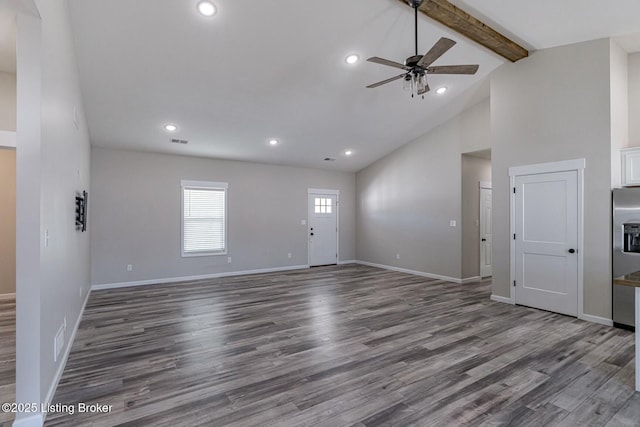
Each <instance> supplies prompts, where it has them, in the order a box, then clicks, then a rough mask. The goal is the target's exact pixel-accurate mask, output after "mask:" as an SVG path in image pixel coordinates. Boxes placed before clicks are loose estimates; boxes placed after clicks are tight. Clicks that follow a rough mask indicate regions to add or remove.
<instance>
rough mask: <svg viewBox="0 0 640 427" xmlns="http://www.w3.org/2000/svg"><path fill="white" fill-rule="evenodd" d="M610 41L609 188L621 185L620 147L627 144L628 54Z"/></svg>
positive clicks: (624, 146)
mask: <svg viewBox="0 0 640 427" xmlns="http://www.w3.org/2000/svg"><path fill="white" fill-rule="evenodd" d="M609 43H610V47H609V49H610V62H609V65H610V70H609V76H610V77H609V79H610V80H609V82H610V91H611V111H610V116H611V144H610V148H611V188H616V187H620V186H621V185H622V160H621V157H620V149H621V148H626V147H627V146H628V145H629V75H628V74H629V60H628V57H629V55H628V54H627V52H626V51H625V50H624V49H622V47H620V45H618V43H616V42H615V41H614V40H613V39H610V40H609Z"/></svg>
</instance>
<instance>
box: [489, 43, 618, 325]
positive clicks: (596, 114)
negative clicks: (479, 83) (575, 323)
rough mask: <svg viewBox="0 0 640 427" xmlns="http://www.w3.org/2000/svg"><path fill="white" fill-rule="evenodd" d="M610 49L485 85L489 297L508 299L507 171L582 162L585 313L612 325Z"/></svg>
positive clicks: (553, 54) (534, 61)
mask: <svg viewBox="0 0 640 427" xmlns="http://www.w3.org/2000/svg"><path fill="white" fill-rule="evenodd" d="M610 57H611V47H610V42H609V40H608V39H603V40H595V41H590V42H585V43H579V44H574V45H570V46H563V47H558V48H553V49H545V50H541V51H537V52H535V53H533V54H532V55H531V56H530V57H529V58H527V59H524V60H521V61H519V62H517V63H515V64H506V65H503V66H502V67H501V68H499V69H498V70H496V72H495V73H494V74H493V76H492V81H491V136H492V165H493V213H494V215H493V246H494V249H493V261H494V263H493V293H494V294H495V295H499V296H503V297H508V296H509V295H510V289H511V288H510V284H509V259H510V257H509V253H510V252H509V245H510V239H509V237H510V235H509V200H510V191H509V177H508V168H509V167H510V166H519V165H527V164H535V163H543V162H552V161H559V160H567V159H577V158H586V169H585V183H584V184H585V196H584V207H585V209H584V310H585V313H587V314H591V315H596V316H601V317H604V318H609V319H610V318H611V261H610V252H611V239H610V233H611V161H610V159H611V87H610V72H611V70H610V67H611V65H610Z"/></svg>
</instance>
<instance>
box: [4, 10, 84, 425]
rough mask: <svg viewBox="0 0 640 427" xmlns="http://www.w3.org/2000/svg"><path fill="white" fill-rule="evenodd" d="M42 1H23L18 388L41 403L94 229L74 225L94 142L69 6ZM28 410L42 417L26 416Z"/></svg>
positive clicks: (79, 293)
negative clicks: (77, 197)
mask: <svg viewBox="0 0 640 427" xmlns="http://www.w3.org/2000/svg"><path fill="white" fill-rule="evenodd" d="M36 5H37V7H38V10H37V11H31V7H30V6H31V5H30V2H29V1H22V2H20V3H19V7H20V8H21V12H20V13H19V15H18V44H19V46H20V49H18V53H17V64H18V70H20V72H19V73H18V76H17V95H18V102H17V106H18V109H17V145H18V147H19V148H18V149H17V150H16V157H17V159H16V164H17V180H16V186H17V193H16V194H17V198H16V204H17V225H16V233H17V247H16V255H17V265H16V291H17V337H16V338H17V345H16V347H17V349H16V350H17V358H16V361H17V373H16V394H17V399H18V401H22V402H34V403H37V402H42V401H44V400H45V399H46V397H47V396H48V395H49V394H50V393H51V392H52V387H53V385H54V384H55V378H56V372H58V371H59V369H60V368H61V361H62V360H61V359H58V361H57V362H54V350H53V349H54V346H53V344H54V337H55V334H56V332H57V330H58V328H59V327H60V326H61V325H62V324H63V322H64V319H65V318H66V320H67V332H66V340H65V341H66V342H65V349H63V352H62V353H61V354H62V355H64V351H66V349H67V348H68V347H69V343H70V335H71V333H72V331H73V329H74V326H75V325H76V324H77V322H78V321H79V317H80V311H81V309H82V305H83V301H84V300H85V297H86V295H87V294H88V292H89V286H90V274H89V273H90V263H89V259H90V244H89V233H88V232H86V233H80V232H78V231H76V230H75V224H74V217H75V212H74V211H75V206H74V204H75V203H74V198H75V194H76V191H78V190H82V189H88V188H89V161H90V156H89V153H90V145H89V136H88V132H87V129H86V125H85V120H84V114H83V107H82V98H81V93H80V87H79V82H78V75H77V67H76V60H75V55H74V50H73V49H74V47H73V39H72V35H71V32H70V26H69V13H68V3H67V1H65V0H60V1H55V2H54V1H48V0H38V1H36ZM22 8H25V9H29V11H28V12H25V11H24V9H22ZM74 107H75V108H77V109H78V116H79V129H76V128H75V126H74V124H73V111H74ZM45 231H48V235H49V240H48V244H45V239H44V232H45ZM28 417H34V418H37V417H38V414H18V418H20V419H22V418H28ZM33 422H37V420H33Z"/></svg>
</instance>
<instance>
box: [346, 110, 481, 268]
mask: <svg viewBox="0 0 640 427" xmlns="http://www.w3.org/2000/svg"><path fill="white" fill-rule="evenodd" d="M488 129H489V103H488V101H483V102H481V103H479V104H477V105H475V106H473V107H472V108H470V109H468V110H466V111H464V112H463V113H461V114H459V115H458V116H456V117H455V118H453V119H451V120H449V121H448V122H446V123H444V124H442V125H440V126H438V127H437V128H435V129H434V130H432V131H431V132H429V133H427V134H426V135H423V136H422V137H420V138H418V139H417V140H415V141H413V142H411V143H409V144H407V145H405V146H403V147H401V148H400V149H398V150H396V151H394V152H393V153H391V154H389V155H387V156H385V157H384V158H382V159H380V160H378V161H377V162H375V163H373V164H372V165H370V166H368V167H366V168H365V169H363V170H361V171H359V172H358V173H357V175H356V185H357V207H356V208H357V220H356V223H357V233H356V241H357V251H356V253H357V258H358V260H360V261H365V262H370V263H375V264H382V265H387V266H392V267H397V268H405V269H409V270H414V271H418V272H422V273H428V274H434V275H439V276H446V277H451V278H455V279H460V278H462V267H461V231H460V230H461V227H460V220H461V159H460V156H461V153H462V152H463V151H475V150H480V149H486V148H489V130H488ZM450 220H455V221H457V226H456V227H450V225H449V221H450ZM397 254H400V259H397Z"/></svg>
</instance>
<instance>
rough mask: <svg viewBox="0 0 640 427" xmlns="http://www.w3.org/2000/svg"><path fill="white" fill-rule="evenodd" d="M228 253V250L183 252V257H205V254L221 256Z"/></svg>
mask: <svg viewBox="0 0 640 427" xmlns="http://www.w3.org/2000/svg"><path fill="white" fill-rule="evenodd" d="M221 255H227V251H224V252H189V253H184V252H183V253H182V258H193V257H203V256H221Z"/></svg>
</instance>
